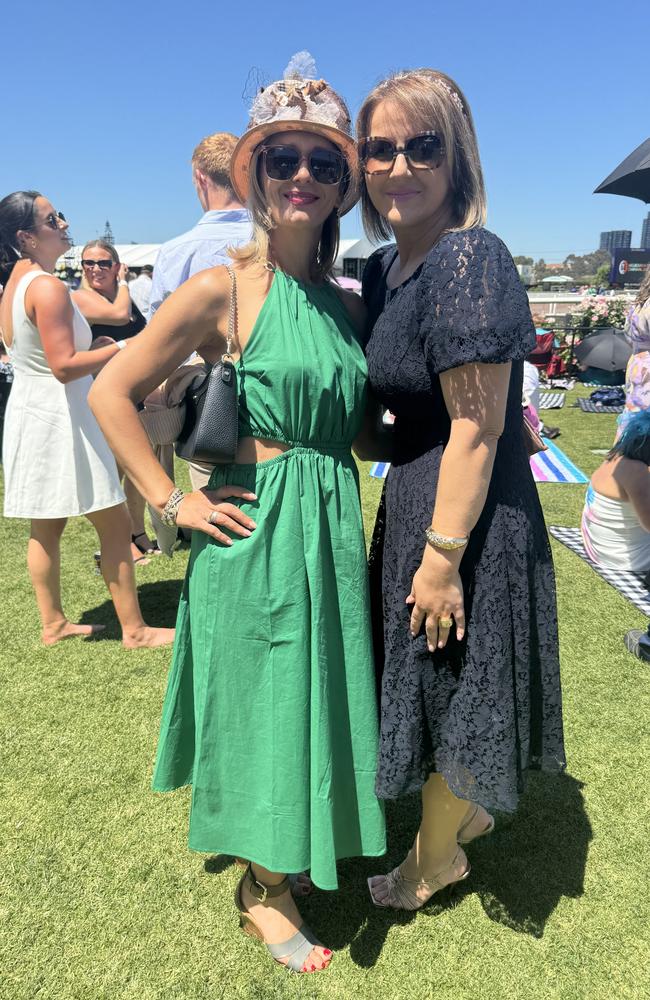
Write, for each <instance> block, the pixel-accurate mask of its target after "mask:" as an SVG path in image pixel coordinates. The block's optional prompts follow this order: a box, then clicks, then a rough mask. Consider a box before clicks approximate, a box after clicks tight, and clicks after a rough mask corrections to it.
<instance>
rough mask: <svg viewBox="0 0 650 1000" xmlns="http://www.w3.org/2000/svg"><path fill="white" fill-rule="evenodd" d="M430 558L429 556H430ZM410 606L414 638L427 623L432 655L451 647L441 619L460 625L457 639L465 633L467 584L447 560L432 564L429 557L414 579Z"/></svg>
mask: <svg viewBox="0 0 650 1000" xmlns="http://www.w3.org/2000/svg"><path fill="white" fill-rule="evenodd" d="M427 555H428V554H427ZM406 603H407V604H408V605H412V607H413V610H412V613H411V635H412V636H413V637H415V636H416V635H417V634H418V633H419V631H420V629H421V628H422V623H423V622H424V626H425V631H426V635H427V645H428V647H429V652H430V653H433V651H434V650H435V649H436V647H437V648H438V649H442V648H443V647H444V646H446V644H447V639H448V638H449V631H450V629H449V628H447V627H445V626H443V625H440V621H439V619H442V620H443V622H444V620H445V619H447V620H451V619H452V617H453V619H454V621H455V623H456V638H457V639H459V640H460V639H462V638H463V636H464V634H465V604H464V600H463V584H462V581H461V579H460V574H459V572H458V570H457V569H455V568H454V567H453V566H452V565H450V563H449V562H447V560H446V559H445V558H444V557H440V563H439V564H438V563H436V564H434V565H432V564H431V563H430V561H429V560H428V559H427V557H426V556H425V559H424V560H423V562H422V564H421V566H420V568H419V569H418V570H417V572H416V574H415V576H414V577H413V583H412V584H411V593H410V594H409V596H408V597H407V598H406Z"/></svg>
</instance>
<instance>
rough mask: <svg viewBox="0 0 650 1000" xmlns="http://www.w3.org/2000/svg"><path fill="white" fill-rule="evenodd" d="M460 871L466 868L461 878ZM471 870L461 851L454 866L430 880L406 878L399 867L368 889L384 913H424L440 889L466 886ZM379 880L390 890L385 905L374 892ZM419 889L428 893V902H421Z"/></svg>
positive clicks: (457, 853)
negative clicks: (458, 883)
mask: <svg viewBox="0 0 650 1000" xmlns="http://www.w3.org/2000/svg"><path fill="white" fill-rule="evenodd" d="M459 868H463V871H462V872H461V874H460V875H459V874H458V869H459ZM471 870H472V868H471V865H470V864H469V862H468V860H467V857H466V855H465V852H464V851H463V850H462V848H460V847H459V848H458V850H457V852H456V854H455V855H454V859H453V861H452V862H451V864H449V865H447V867H446V868H443V869H442V870H441V871H439V872H438V873H437V874H436V875H432V876H431V877H430V878H426V879H425V878H421V879H412V878H406V876H405V875H402V872H401V868H400V866H399V865H398V866H397V868H394V869H393V871H392V872H389V873H388V875H375V876H373V877H372V878H369V879H368V888H369V890H370V898H371V899H372V901H373V903H374V904H375V906H379V907H380V908H382V909H386V908H388V907H392V908H393V909H394V910H421V909H422V907H423V906H426V904H427V903H428V902H429V900H430V899H431V897H432V896H434V895H435V894H436V893H437V892H440V890H441V889H445V888H447V887H448V886H450V887H452V886H454V885H456V883H457V882H463V881H464V880H465V879H466V878H468V877H469V874H470V872H471ZM378 879H383V880H384V883H385V885H386V887H387V889H388V895H387V896H386V898H385V899H384V900H382V901H379V900H377V899H376V897H375V894H374V892H373V889H375V888H377V885H376V883H377V880H378ZM420 888H425V889H427V890H428V891H429V896H428V897H427V899H424V900H422V899H419V898H418V895H417V890H418V889H420Z"/></svg>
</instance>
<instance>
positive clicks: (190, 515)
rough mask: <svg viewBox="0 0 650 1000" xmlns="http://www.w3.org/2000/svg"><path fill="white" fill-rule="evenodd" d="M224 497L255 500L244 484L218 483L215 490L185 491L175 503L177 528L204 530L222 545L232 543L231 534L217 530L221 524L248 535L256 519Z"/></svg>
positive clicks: (242, 536)
mask: <svg viewBox="0 0 650 1000" xmlns="http://www.w3.org/2000/svg"><path fill="white" fill-rule="evenodd" d="M226 497H239V498H241V499H242V500H249V501H250V500H257V497H256V495H255V494H254V493H251V492H250V490H246V489H244V487H243V486H220V487H219V488H218V489H216V490H207V489H203V490H197V491H196V492H195V493H186V494H185V496H184V497H183V499H182V500H181V502H180V504H179V507H178V513H177V516H176V524H177V525H178V527H179V528H191V529H192V530H193V531H197V530H198V531H204V532H205V534H206V535H210V537H211V538H214V539H215V540H216V541H217V542H221V543H222V544H223V545H232V538H229V537H228V535H225V534H224V533H223V531H221V530H220V529H222V528H227V529H228V531H232V532H233V534H235V535H239V536H240V537H241V538H250V536H251V535H252V533H253V531H254V530H255V528H256V527H257V525H256V524H255V521H253V520H252V518H250V517H249V516H248V514H244V512H243V511H242V510H240V509H239V507H237V506H236V504H234V503H224V501H225V499H226Z"/></svg>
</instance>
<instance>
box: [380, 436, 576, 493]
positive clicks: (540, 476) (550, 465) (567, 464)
mask: <svg viewBox="0 0 650 1000" xmlns="http://www.w3.org/2000/svg"><path fill="white" fill-rule="evenodd" d="M544 444H546V445H548V451H539V452H538V453H537V454H536V455H533V456H532V458H531V460H530V467H531V469H532V471H533V478H534V480H535V482H536V483H586V482H588V481H589V480H588V479H587V477H586V476H585V475H584V473H583V472H581V471H580V469H579V468H578V467H577V465H574V464H573V462H572V461H571V459H570V458H567V456H566V455H565V454H564V452H563V451H561V449H560V448H558V446H557V445H556V444H554V443H553V442H552V441H550V440H549V439H548V438H544ZM389 469H390V462H375V463H374V465H373V466H372V468H371V469H370V475H371V476H374V478H375V479H385V478H386V476H387V475H388V470H389Z"/></svg>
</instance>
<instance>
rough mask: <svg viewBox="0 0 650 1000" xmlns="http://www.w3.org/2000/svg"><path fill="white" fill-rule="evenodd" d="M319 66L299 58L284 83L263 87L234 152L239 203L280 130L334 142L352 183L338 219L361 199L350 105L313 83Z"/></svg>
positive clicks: (233, 169) (232, 168)
mask: <svg viewBox="0 0 650 1000" xmlns="http://www.w3.org/2000/svg"><path fill="white" fill-rule="evenodd" d="M315 69H316V66H315V64H314V61H313V59H312V58H311V56H310V55H309V53H308V52H299V53H298V54H297V55H295V56H294V57H293V58H292V60H291V62H290V63H289V65H288V66H287V68H286V70H285V72H284V79H282V80H277V81H276V82H275V83H271V84H269V86H268V87H263V88H262V89H261V90H260V92H259V93H258V95H257V97H256V98H255V100H254V101H253V106H252V108H251V112H250V121H249V123H248V129H247V131H246V132H245V133H244V134H243V136H242V137H241V139H240V140H239V142H238V143H237V145H236V146H235V150H234V152H233V154H232V160H231V162H230V176H231V180H232V185H233V188H234V189H235V192H236V194H237V197H238V198H239V200H240V201H242V202H244V203H245V202H246V201H247V200H248V194H249V189H250V166H251V160H252V157H253V154H254V152H255V150H256V149H257V147H258V146H259V145H260V144H261V143H262V142H263V141H264V139H266V138H267V136H269V135H273V134H274V133H275V132H313V133H315V134H316V135H321V136H323V138H324V139H329V141H330V142H333V143H334V145H335V146H337V147H338V149H339V150H340V151H341V153H343V155H344V157H345V159H346V160H347V163H348V168H349V172H350V181H349V186H348V189H347V191H346V193H345V197H344V199H343V203H342V204H341V207H340V209H339V215H345V213H346V212H349V211H350V209H351V208H352V207H353V206H354V205H355V204H356V202H357V201H358V199H359V190H358V182H357V177H358V163H359V161H358V156H357V145H356V142H355V140H354V139H353V137H352V121H351V118H350V113H349V111H348V109H347V107H346V105H345V102H344V101H343V99H342V98H341V97H339V95H338V94H337V93H336V91H335V90H333V89H332V88H331V87H330V85H329V84H328V83H326V81H325V80H316V79H312V77H311V73H312V72H313V73H314V75H315Z"/></svg>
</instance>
